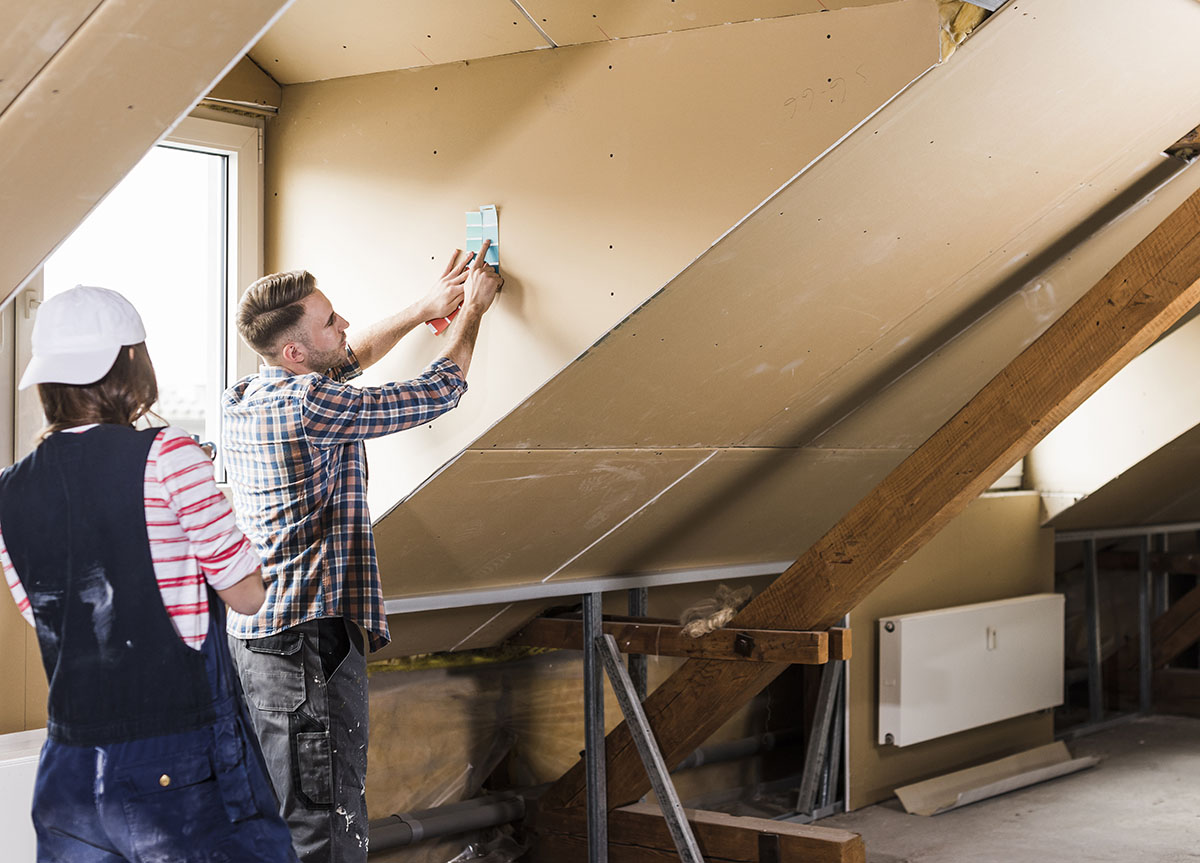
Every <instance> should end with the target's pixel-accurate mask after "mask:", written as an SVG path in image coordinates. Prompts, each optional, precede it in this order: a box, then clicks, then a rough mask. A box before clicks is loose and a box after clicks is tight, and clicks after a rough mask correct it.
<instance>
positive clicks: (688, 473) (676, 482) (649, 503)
mask: <svg viewBox="0 0 1200 863" xmlns="http://www.w3.org/2000/svg"><path fill="white" fill-rule="evenodd" d="M719 452H720V450H713V451H712V452H711V453H709V454H708V455H707V456H706V457H705V458H704V459H703V460H702V461H701V462H700V463H699V464H697V465H694V466H693V467H692V468H691V469H689V470H688V471H686V472H685V473H684V474H683V475H682V476H680V477H677V478H676V479H674V480H672V481H671V483H670V484H668V485H667V486H666V488H664V489H662V491H660V492H659V493H658V494H656V495H654V497H652V498H650V499H649V500H648V501H646V502H645V503H644V504H642V505H641V506H639V507H638V508H637V509H635V510H634V511H633V512H631V513H629V514H628V515H627V516H625V517H624V518H623V519H621V520H620V521H619V522H617V523H616V524H615V525H613V526H612V527H611V528H609V529H608V530H607V531H605V532H604V534H602V535H601V536H598V537H596V539H594V540H593V541H592V542H590V543H589V544H588V545H587V546H586V547H584V548H583V549H581V550H580V551H579V552H578V553H576V554H575V555H574V556H573V557H572V558H571V559H570V560H568V561H567V562H566V563H564V564H563V565H562V566H560V567H559V568H558V569H556V570H554V572H552V573H550V574H549V575H547V576H546V577H545V578H543V579H542V584H545V583H546V582H547V581H549V580H550V579H552V578H554V576H556V575H558V574H559V573H560V572H562V571H563V570H564V569H566V568H567V567H568V566H570V565H571V564H572V563H574V562H575V561H577V560H578V559H579V558H581V557H583V555H585V554H587V553H588V552H589V551H591V550H592V549H593V548H594V547H595V546H597V545H599V544H600V543H602V542H603V541H604V540H606V539H608V537H609V536H610V535H611V534H612V533H613V532H615V531H617V530H619V529H620V528H621V527H623V526H624V525H625V523H626V522H628V521H629V520H630V519H631V518H633V517H634V516H636V515H638V514H639V513H640V512H641V511H642V510H644V509H646V507H648V506H652V505H653V504H654V503H655V502H656V501H657V500H658V499H659V498H660V497H662V496H663V495H664V494H666V493H667V492H669V491H670V490H671V489H673V488H674V487H675V486H677V485H679V483H681V482H683V481H684V480H685V479H687V478H688V477H689V476H691V475H692V474H694V473H695V472H696V471H698V470H699V469H700V468H702V467H704V466H705V465H706V464H708V463H709V462H710V461H711V460H712V459H713V457H714V456H716V455H717V453H719Z"/></svg>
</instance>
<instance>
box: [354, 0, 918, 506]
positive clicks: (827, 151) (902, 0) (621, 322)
mask: <svg viewBox="0 0 1200 863" xmlns="http://www.w3.org/2000/svg"><path fill="white" fill-rule="evenodd" d="M899 2H900V3H906V2H909V3H911V2H924V0H899ZM882 5H897V4H882ZM867 8H868V9H869V8H871V7H867ZM839 11H841V12H842V13H843V14H847V15H850V14H861V13H860V11H859V10H858V9H855V8H849V9H843V10H839ZM750 23H753V22H750ZM725 26H728V25H725ZM701 29H708V28H701ZM937 65H938V64H937V63H934V64H931V65H930V66H929V67H928V68H926V69H925V70H924V71H923V72H921V73H920V74H918V75H917V76H916V77H914V78H913V79H912V80H911V81H909V82H908V83H907V84H905V85H904V86H903V87H901V88H900V89H899V90H898V91H896V92H895V93H894V94H893V95H892V96H890V97H889V98H888V99H886V100H885V101H884V102H883V103H882V104H880V105H879V106H878V107H876V108H875V109H874V110H872V111H871V112H870V113H868V114H867V115H866V116H865V117H864V118H863V119H862V120H860V121H859V122H858V123H856V124H855V125H854V126H853V127H852V128H851V129H850V130H849V131H847V132H845V133H844V134H843V135H841V136H840V137H839V138H838V139H837V140H836V141H835V142H834V143H832V144H830V145H829V146H828V147H826V148H825V149H824V150H822V151H821V152H820V153H819V154H818V155H817V156H815V157H814V158H812V159H811V160H810V161H809V162H808V163H807V164H805V165H804V167H802V168H800V169H799V170H798V171H796V172H795V173H794V174H793V175H792V176H791V177H790V178H789V179H788V180H787V181H786V182H784V183H783V184H782V185H780V186H779V187H777V188H776V190H775V191H774V192H772V193H771V194H770V195H768V196H767V197H766V198H764V199H763V200H762V201H761V202H759V204H758V205H757V206H755V207H753V208H752V209H751V210H750V211H749V212H748V213H746V214H745V215H743V216H742V217H741V218H739V219H738V220H737V221H736V222H735V223H734V224H733V225H732V226H730V227H729V228H728V229H727V230H725V231H724V232H723V233H722V234H721V235H720V236H718V237H717V238H716V239H715V240H714V241H713V242H712V243H711V244H710V245H709V246H708V248H706V249H705V250H703V251H702V252H700V253H699V254H698V255H696V256H695V257H693V258H692V259H691V260H690V261H688V262H687V263H686V264H685V265H684V266H683V267H681V268H680V269H679V271H678V272H677V273H676V274H675V275H674V276H672V277H671V278H670V279H668V280H667V281H666V282H664V283H663V284H662V285H661V286H660V287H659V288H658V289H657V290H656V291H654V293H653V294H651V295H650V296H648V297H646V298H645V299H644V300H643V301H641V302H640V303H638V304H637V305H636V306H634V307H633V308H631V309H630V310H629V312H628V313H626V315H625V316H624V317H623V318H621V319H620V320H619V321H617V322H616V323H615V324H614V325H613V326H612V327H611V328H610V329H609V331H608V332H605V333H603V334H602V335H601V336H600V337H599V338H597V339H596V340H595V341H594V342H592V343H591V344H590V345H588V346H587V347H586V348H584V349H583V350H582V351H580V352H579V353H578V354H577V355H576V356H575V357H574V358H573V359H571V360H569V361H568V362H566V363H565V364H563V365H562V366H561V367H560V368H559V369H558V371H556V372H554V373H553V374H551V375H549V376H548V377H546V379H545V380H544V381H542V383H541V384H539V385H538V386H536V387H534V388H533V389H532V390H531V391H530V393H529V395H528V396H526V398H525V399H523V400H522V401H521V402H518V403H517V404H516V405H514V406H513V407H512V408H510V409H509V410H508V411H506V412H505V413H504V414H503V415H502V416H500V417H499V418H497V419H496V420H495V421H493V422H492V423H490V424H489V425H487V426H486V427H485V428H484V429H483V430H482V431H481V432H480V433H479V434H478V435H476V438H475V441H473V442H472V443H470V444H468V445H466V446H464V447H463V448H462V449H460V450H459V451H458V453H457V454H455V455H454V456H453V457H451V458H450V459H447V460H446V461H445V462H443V463H442V464H441V465H440V466H439V467H438V468H436V469H435V470H434V471H433V472H432V473H430V475H429V476H428V477H427V478H426V479H425V480H424V481H422V482H421V483H420V484H418V485H417V486H416V487H415V488H414V489H413V490H412V491H411V492H409V493H408V494H406V495H404V496H403V497H401V498H400V499H399V500H398V501H396V503H394V504H392V505H391V506H390V507H388V508H387V509H386V510H384V511H383V513H382V514H381V515H380V516H378V517H377V518H375V523H378V522H379V521H382V520H383V519H385V518H387V517H388V516H389V515H390V514H391V513H392V512H394V511H395V510H396V509H397V508H398V507H400V506H401V505H403V504H404V503H405V501H407V500H409V499H410V498H412V497H413V496H414V495H416V494H417V493H418V492H420V491H421V490H422V489H423V488H425V486H427V485H428V484H429V483H430V482H432V481H433V480H434V479H435V478H437V477H438V476H439V475H440V474H441V473H442V472H443V471H444V470H445V469H446V468H447V467H449V466H450V465H451V464H453V463H454V462H456V461H458V459H459V458H461V457H462V456H463V455H464V454H465V453H466V452H468V451H471V450H475V451H478V452H486V451H489V450H491V449H493V448H491V447H486V448H484V447H478V446H476V444H478V442H479V441H481V440H483V439H484V438H486V437H487V436H488V435H489V434H490V433H491V432H492V431H493V430H495V429H496V428H497V427H498V426H499V425H500V424H501V423H502V422H504V421H505V420H507V419H508V418H509V417H510V416H511V415H512V414H513V413H514V412H516V411H517V410H519V409H520V408H521V406H522V405H523V404H524V402H525V401H528V400H529V399H532V398H534V397H535V396H536V395H537V393H538V392H539V391H540V390H542V389H543V388H545V386H546V385H547V384H548V383H550V382H551V381H552V380H554V379H555V378H556V377H558V375H560V374H561V373H562V372H563V371H565V370H566V369H567V368H569V367H571V366H572V365H574V364H575V363H577V362H579V361H580V360H582V359H583V358H584V357H586V356H587V355H588V354H589V353H591V352H592V351H594V350H595V349H596V348H597V347H599V346H600V345H601V344H602V343H603V342H604V341H605V340H607V339H608V338H609V337H610V336H611V335H612V334H613V333H614V332H616V331H617V330H618V329H620V328H621V327H622V326H624V325H625V324H626V323H628V322H629V320H630V319H631V318H632V317H633V316H634V315H636V314H637V313H638V312H639V311H641V310H642V309H643V308H645V307H646V306H647V305H648V304H649V303H650V302H651V301H653V300H654V299H655V298H656V297H658V296H659V295H660V294H662V292H663V291H665V290H666V289H667V288H668V287H669V286H670V285H671V284H672V283H673V282H674V281H675V280H676V279H677V278H678V275H679V273H682V272H684V271H685V270H687V269H689V268H690V267H691V266H693V265H694V264H695V263H696V262H697V261H699V260H701V259H702V258H704V257H705V256H706V255H708V254H709V253H710V252H712V250H713V249H714V248H715V247H716V246H718V245H719V244H720V243H721V242H722V241H723V240H724V239H725V238H726V237H728V236H729V235H730V234H731V233H733V232H734V231H736V230H737V229H738V228H739V227H740V226H741V225H742V224H743V223H744V222H746V220H748V219H749V218H751V217H752V216H754V215H755V214H756V213H758V212H759V211H760V210H762V209H764V208H765V207H766V206H767V205H768V204H770V203H771V202H772V201H773V200H774V199H775V198H777V197H778V196H779V194H780V193H781V192H782V191H783V190H784V189H786V188H787V187H788V186H790V185H791V184H792V183H794V182H795V181H796V180H797V178H799V177H800V176H802V175H803V174H805V173H807V172H808V171H810V170H812V169H813V167H814V166H816V165H817V164H819V163H820V162H821V161H822V160H824V159H825V158H826V157H827V156H829V154H830V153H831V152H833V151H834V150H836V149H837V148H838V147H839V146H841V144H842V143H843V142H845V141H846V140H847V139H848V138H850V137H851V136H852V135H853V134H854V133H855V132H857V131H858V130H859V129H861V128H862V127H863V126H865V125H867V124H868V123H870V122H871V121H872V120H873V119H875V118H876V117H878V116H879V115H880V114H881V113H882V112H883V111H884V110H885V109H887V108H888V107H889V106H890V105H892V103H893V102H895V101H896V99H898V98H899V97H900V96H902V95H903V94H904V93H907V92H908V91H909V90H910V89H911V88H912V87H913V85H914V84H916V83H917V82H918V81H919V80H921V79H922V78H924V77H925V76H926V75H928V74H929V72H930V71H932V70H933V69H935V68H937ZM700 448H706V447H700ZM756 448H758V447H756ZM512 449H522V447H512ZM622 449H624V448H622ZM646 449H654V450H657V449H662V447H647V448H646Z"/></svg>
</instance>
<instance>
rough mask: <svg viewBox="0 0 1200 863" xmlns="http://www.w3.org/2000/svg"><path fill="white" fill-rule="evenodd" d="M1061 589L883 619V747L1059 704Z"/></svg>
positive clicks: (880, 638)
mask: <svg viewBox="0 0 1200 863" xmlns="http://www.w3.org/2000/svg"><path fill="white" fill-rule="evenodd" d="M1063 608H1064V598H1063V596H1062V595H1061V594H1057V593H1039V594H1034V595H1032V596H1020V597H1017V598H1015V599H1004V600H1000V601H999V602H982V603H979V604H977V605H960V606H958V607H956V608H942V609H938V610H937V611H924V612H921V613H919V614H905V615H900V616H898V617H884V618H880V620H879V742H880V743H881V744H888V743H893V744H895V745H896V746H909V745H911V744H913V743H920V742H921V741H922V740H931V739H933V738H935V737H941V736H942V735H944V734H953V733H954V732H956V731H964V730H966V729H968V728H975V727H977V726H980V725H986V724H988V723H989V722H999V721H1000V720H1001V719H1010V718H1012V717H1014V716H1021V715H1022V714H1025V713H1032V712H1033V711H1035V710H1042V709H1043V708H1047V707H1054V706H1056V705H1059V704H1062V693H1063Z"/></svg>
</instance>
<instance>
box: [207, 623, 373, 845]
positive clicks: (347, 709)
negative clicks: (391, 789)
mask: <svg viewBox="0 0 1200 863" xmlns="http://www.w3.org/2000/svg"><path fill="white" fill-rule="evenodd" d="M229 647H230V652H231V653H232V654H233V661H234V665H235V666H236V667H237V670H238V676H239V677H240V678H241V681H242V688H243V689H244V690H245V693H246V701H247V706H248V707H249V710H250V720H251V722H252V724H253V725H254V730H255V733H256V734H257V735H258V739H259V742H260V743H261V744H262V750H263V755H264V757H265V758H266V761H267V770H268V772H269V773H270V774H271V781H272V782H273V783H274V785H275V793H276V795H277V796H278V797H279V806H280V814H281V815H282V816H283V819H284V821H286V822H287V825H288V828H289V829H290V830H291V832H292V844H293V846H294V847H295V849H296V853H297V854H298V855H299V857H300V859H301V860H302V861H304V863H317V861H320V863H365V861H366V859H367V807H366V799H365V797H364V789H365V782H366V775H367V737H368V726H367V667H366V657H365V656H364V653H363V643H362V635H361V633H360V631H359V630H358V628H357V627H356V626H355V625H354V624H353V623H350V622H349V621H347V620H344V619H343V618H323V619H321V620H312V621H308V622H306V623H302V624H300V625H298V626H294V627H292V628H291V629H287V630H285V631H283V632H281V633H278V634H276V635H269V636H266V637H264V638H251V639H244V640H243V639H240V638H235V637H233V636H230V638H229Z"/></svg>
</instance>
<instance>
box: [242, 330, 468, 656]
mask: <svg viewBox="0 0 1200 863" xmlns="http://www.w3.org/2000/svg"><path fill="white" fill-rule="evenodd" d="M346 353H347V363H346V364H345V365H344V366H341V367H339V368H336V369H330V370H329V372H328V373H327V374H325V375H320V374H307V375H294V374H292V373H291V372H289V371H287V370H286V369H282V368H279V367H276V366H263V367H262V368H260V369H259V372H258V374H256V375H251V376H250V377H247V378H243V379H242V380H240V381H238V382H237V383H236V384H234V385H233V386H232V387H230V388H229V389H228V390H226V391H225V395H224V398H223V401H222V415H223V419H224V422H223V423H222V452H223V453H224V457H225V465H226V468H227V469H228V472H229V482H230V486H231V487H232V489H233V507H234V512H235V514H236V516H237V521H238V524H239V525H240V526H241V528H242V531H243V532H244V533H245V534H246V536H248V537H249V538H250V540H251V541H252V542H253V543H254V546H255V548H256V549H257V551H258V553H259V556H260V557H261V558H262V561H263V578H264V580H265V581H266V584H267V598H266V601H265V602H264V603H263V606H262V608H261V609H260V610H259V611H258V613H256V614H253V615H244V614H238V613H236V612H234V611H232V610H231V611H230V612H229V627H228V628H229V632H230V634H232V635H235V636H237V637H238V638H260V637H262V636H264V635H273V634H275V633H277V632H280V631H281V630H284V629H287V628H288V627H291V626H296V625H297V624H300V623H303V622H305V621H307V620H315V619H317V618H321V617H343V616H344V617H349V618H350V619H352V620H354V621H355V622H356V623H358V624H359V625H360V626H362V627H363V628H364V629H366V630H367V632H368V634H369V636H370V642H371V649H372V650H378V649H379V648H381V647H383V646H384V645H386V644H387V643H388V641H389V640H390V638H391V636H390V635H389V633H388V625H387V615H386V613H385V612H384V608H383V590H382V587H381V586H380V582H379V566H378V564H377V562H376V559H375V539H374V536H373V535H372V533H371V517H370V514H369V513H368V511H367V462H366V453H365V447H364V444H363V441H364V440H366V439H367V438H373V437H381V436H383V435H387V434H391V433H393V432H397V431H400V430H402V429H406V428H411V427H413V426H417V425H420V424H421V423H427V422H429V421H430V420H432V419H433V418H434V417H437V416H439V415H441V414H443V413H445V412H446V411H448V410H450V409H451V408H452V407H454V406H455V405H456V404H458V400H459V398H460V396H461V395H462V394H463V392H465V391H466V388H467V384H466V381H465V380H463V376H462V371H461V370H460V369H459V367H458V366H457V365H456V364H455V363H454V362H452V361H451V360H448V359H446V358H445V357H443V358H441V359H439V360H437V361H436V362H434V363H433V364H432V365H430V366H429V368H427V369H426V370H425V371H424V372H423V373H422V374H421V376H420V377H418V378H416V379H414V380H411V381H403V382H399V383H390V384H386V385H384V386H379V387H364V388H361V389H360V388H358V387H354V386H351V385H349V384H348V383H346V382H347V381H349V380H351V379H352V378H355V377H357V376H358V375H360V374H361V373H362V370H361V369H360V367H359V365H358V361H357V360H356V359H355V357H354V353H353V351H351V350H350V349H349V348H347V351H346Z"/></svg>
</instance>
